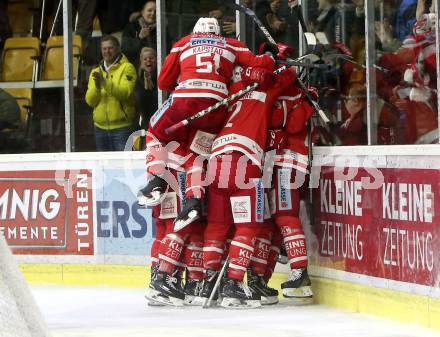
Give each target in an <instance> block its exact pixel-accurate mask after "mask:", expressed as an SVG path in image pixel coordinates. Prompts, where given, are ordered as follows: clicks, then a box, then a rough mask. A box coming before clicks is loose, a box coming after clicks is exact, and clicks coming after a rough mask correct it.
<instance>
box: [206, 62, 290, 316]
mask: <svg viewBox="0 0 440 337" xmlns="http://www.w3.org/2000/svg"><path fill="white" fill-rule="evenodd" d="M248 71H252V70H245V71H244V74H246V73H247V72H248ZM294 79H295V72H294V70H293V69H288V70H285V71H283V72H281V73H280V74H279V75H277V77H276V81H275V83H274V85H272V86H270V87H269V88H267V89H266V88H265V87H264V86H263V87H262V89H256V90H254V91H252V92H250V93H248V94H245V95H244V96H242V97H241V98H240V99H238V100H237V101H236V102H235V103H233V104H232V105H231V106H230V107H229V117H228V119H227V122H226V124H225V126H224V128H223V129H222V131H221V132H220V133H219V134H218V136H217V138H216V139H215V140H214V142H213V145H212V154H211V158H210V162H209V168H208V178H209V179H208V180H209V181H210V182H212V183H211V185H210V186H209V191H208V224H207V228H206V230H205V234H204V248H203V260H204V267H205V270H206V277H205V281H204V285H203V289H202V292H201V297H208V296H209V294H210V293H211V292H212V288H213V285H214V282H215V279H216V277H217V275H218V272H219V270H220V267H221V260H222V256H223V253H224V251H225V242H226V238H227V237H228V233H229V232H230V226H231V225H232V224H234V226H235V231H234V234H233V238H232V242H231V244H230V247H229V255H228V256H229V259H230V263H229V265H228V268H227V271H226V277H225V279H224V280H222V286H221V295H222V298H223V299H222V303H221V305H222V306H223V307H244V308H246V307H258V306H260V305H261V304H260V301H259V300H260V295H259V294H256V293H253V292H252V291H250V290H249V288H248V287H247V286H246V285H245V284H243V277H244V274H245V272H246V269H247V267H248V266H249V263H250V259H251V256H252V254H253V251H254V245H255V238H256V235H257V234H258V231H259V228H260V226H261V224H262V223H263V220H264V189H263V185H262V163H263V159H264V147H265V143H266V136H267V123H268V119H269V112H270V110H271V106H272V103H273V102H274V100H275V99H276V98H277V97H278V95H279V94H280V93H281V92H283V91H284V90H285V89H286V88H287V87H288V86H290V85H292V84H293V81H294ZM245 85H246V83H245V82H243V81H241V82H238V83H236V84H235V88H234V89H231V91H236V90H239V89H241V88H242V87H243V86H245Z"/></svg>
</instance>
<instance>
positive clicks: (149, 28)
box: [122, 1, 156, 65]
mask: <svg viewBox="0 0 440 337" xmlns="http://www.w3.org/2000/svg"><path fill="white" fill-rule="evenodd" d="M143 47H151V48H153V49H156V2H155V1H147V2H146V3H145V4H144V7H143V8H142V11H141V13H140V15H139V16H138V17H137V18H135V19H134V20H133V21H132V22H130V23H129V24H128V25H127V26H126V27H125V29H124V33H123V34H122V52H123V53H124V54H125V55H126V56H127V58H128V59H129V60H130V62H131V63H133V64H135V65H136V64H137V63H138V55H139V52H140V50H141V49H142V48H143Z"/></svg>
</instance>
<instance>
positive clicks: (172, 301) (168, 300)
mask: <svg viewBox="0 0 440 337" xmlns="http://www.w3.org/2000/svg"><path fill="white" fill-rule="evenodd" d="M145 298H146V299H147V300H148V301H150V302H152V303H153V302H154V303H155V305H156V306H159V305H168V306H173V307H183V300H181V299H180V298H175V297H169V296H167V295H164V294H162V293H161V292H159V291H157V290H154V289H148V290H147V293H146V294H145Z"/></svg>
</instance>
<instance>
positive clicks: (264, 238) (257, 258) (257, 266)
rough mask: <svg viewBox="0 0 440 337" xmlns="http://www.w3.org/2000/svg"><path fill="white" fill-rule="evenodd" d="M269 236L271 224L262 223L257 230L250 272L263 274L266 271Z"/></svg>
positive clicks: (270, 236) (270, 234)
mask: <svg viewBox="0 0 440 337" xmlns="http://www.w3.org/2000/svg"><path fill="white" fill-rule="evenodd" d="M271 238H272V224H263V226H262V227H261V228H260V230H259V232H258V235H257V239H256V241H255V248H254V255H252V257H251V263H250V267H251V269H252V272H253V273H254V274H256V275H259V276H263V275H264V272H265V271H266V268H267V261H268V259H269V250H270V240H271Z"/></svg>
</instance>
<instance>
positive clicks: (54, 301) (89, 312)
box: [32, 286, 440, 337]
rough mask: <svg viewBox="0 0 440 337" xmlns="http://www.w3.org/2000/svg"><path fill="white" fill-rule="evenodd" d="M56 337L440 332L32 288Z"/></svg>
mask: <svg viewBox="0 0 440 337" xmlns="http://www.w3.org/2000/svg"><path fill="white" fill-rule="evenodd" d="M32 292H33V294H34V296H35V299H36V301H37V304H38V305H39V306H40V308H41V310H42V313H43V316H44V317H45V319H46V322H47V324H48V325H49V328H50V330H51V332H52V334H53V336H54V337H72V336H75V337H140V336H152V337H165V336H173V337H185V336H188V337H211V336H212V337H259V336H264V337H440V332H437V331H435V330H430V329H426V328H423V327H420V326H416V325H409V324H401V323H397V322H393V321H389V320H385V319H381V318H376V317H372V316H367V315H362V314H355V313H347V312H341V311H339V310H335V309H332V308H328V307H324V306H320V305H309V306H292V305H290V304H289V302H286V301H285V300H282V302H281V304H278V305H275V306H271V307H264V308H262V309H254V310H226V309H221V308H213V309H202V308H194V307H185V308H171V307H161V308H158V307H148V306H147V302H146V300H145V299H144V292H145V290H144V289H120V288H106V287H99V288H92V287H65V286H57V287H54V286H32Z"/></svg>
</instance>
